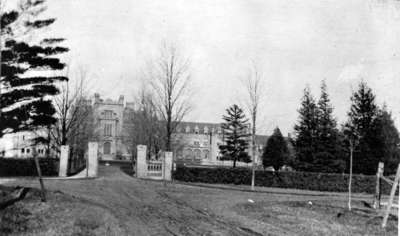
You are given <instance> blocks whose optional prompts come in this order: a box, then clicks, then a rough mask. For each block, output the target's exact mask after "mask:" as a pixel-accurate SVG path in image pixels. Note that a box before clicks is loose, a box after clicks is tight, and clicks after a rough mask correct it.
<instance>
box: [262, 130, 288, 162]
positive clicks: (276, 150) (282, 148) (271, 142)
mask: <svg viewBox="0 0 400 236" xmlns="http://www.w3.org/2000/svg"><path fill="white" fill-rule="evenodd" d="M288 157H289V150H288V147H287V143H286V140H285V139H284V138H283V136H282V133H281V131H280V130H279V128H278V127H277V128H275V130H274V132H273V134H272V136H271V137H270V138H269V139H268V141H267V143H266V145H265V147H264V151H263V155H262V160H263V166H264V168H266V167H268V166H273V167H274V169H275V170H279V168H280V167H282V166H283V165H285V164H288V163H287V161H288Z"/></svg>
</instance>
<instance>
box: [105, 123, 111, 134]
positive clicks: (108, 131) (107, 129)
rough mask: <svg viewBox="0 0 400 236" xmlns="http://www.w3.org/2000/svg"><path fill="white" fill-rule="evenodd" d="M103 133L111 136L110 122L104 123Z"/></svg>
mask: <svg viewBox="0 0 400 236" xmlns="http://www.w3.org/2000/svg"><path fill="white" fill-rule="evenodd" d="M104 135H105V136H111V135H112V124H105V125H104Z"/></svg>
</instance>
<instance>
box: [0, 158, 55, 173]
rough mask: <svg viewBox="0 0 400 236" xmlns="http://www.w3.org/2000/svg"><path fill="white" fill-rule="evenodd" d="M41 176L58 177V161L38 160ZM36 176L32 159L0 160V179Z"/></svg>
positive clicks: (53, 159) (52, 159) (51, 159)
mask: <svg viewBox="0 0 400 236" xmlns="http://www.w3.org/2000/svg"><path fill="white" fill-rule="evenodd" d="M39 165H40V170H41V171H42V175H43V176H58V168H59V160H58V159H55V158H39ZM9 176H38V174H37V171H36V165H35V160H34V158H0V177H9Z"/></svg>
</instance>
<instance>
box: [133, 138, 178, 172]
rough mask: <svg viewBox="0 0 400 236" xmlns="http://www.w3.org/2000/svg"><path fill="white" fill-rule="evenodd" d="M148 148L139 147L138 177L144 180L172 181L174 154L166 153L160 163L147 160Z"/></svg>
mask: <svg viewBox="0 0 400 236" xmlns="http://www.w3.org/2000/svg"><path fill="white" fill-rule="evenodd" d="M146 151H147V147H146V146H145V145H138V146H137V160H136V171H135V173H136V177H138V178H143V179H156V180H162V179H164V180H171V171H172V152H164V153H163V155H162V157H161V160H160V161H153V160H147V159H146V156H147V155H146Z"/></svg>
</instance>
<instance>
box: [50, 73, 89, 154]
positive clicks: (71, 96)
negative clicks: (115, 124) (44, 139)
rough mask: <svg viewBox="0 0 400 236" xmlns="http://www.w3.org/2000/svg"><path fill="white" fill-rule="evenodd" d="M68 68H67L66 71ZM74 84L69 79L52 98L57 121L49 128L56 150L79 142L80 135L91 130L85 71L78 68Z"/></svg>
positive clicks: (86, 133) (85, 134) (87, 133)
mask: <svg viewBox="0 0 400 236" xmlns="http://www.w3.org/2000/svg"><path fill="white" fill-rule="evenodd" d="M68 71H69V70H67V73H69V72H68ZM75 78H76V79H75V84H74V85H71V82H70V81H66V82H64V83H63V84H62V85H61V86H60V91H61V92H60V95H59V96H57V97H56V98H55V99H54V103H55V108H56V116H57V118H58V121H57V123H56V125H55V126H54V127H52V128H51V129H50V134H51V137H50V138H51V139H52V140H53V142H54V146H55V148H56V149H57V151H58V148H59V146H61V145H66V144H72V143H75V144H76V143H80V141H82V140H78V139H79V137H82V136H85V137H86V136H88V135H89V136H90V133H91V132H93V129H92V128H93V127H91V126H93V121H92V119H91V118H92V116H91V115H92V114H91V113H92V109H91V104H88V101H89V100H88V96H87V94H88V90H87V83H88V79H87V71H86V70H85V69H83V68H82V67H81V68H79V69H78V71H77V73H76V77H75Z"/></svg>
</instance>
